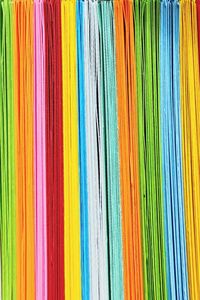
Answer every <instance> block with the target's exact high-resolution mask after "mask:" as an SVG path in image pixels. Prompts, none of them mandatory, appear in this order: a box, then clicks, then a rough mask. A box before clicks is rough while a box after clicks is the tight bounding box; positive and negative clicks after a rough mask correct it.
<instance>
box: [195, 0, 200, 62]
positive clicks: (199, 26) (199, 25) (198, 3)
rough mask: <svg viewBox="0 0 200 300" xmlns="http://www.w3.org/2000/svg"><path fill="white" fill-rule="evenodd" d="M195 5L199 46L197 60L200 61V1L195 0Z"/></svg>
mask: <svg viewBox="0 0 200 300" xmlns="http://www.w3.org/2000/svg"><path fill="white" fill-rule="evenodd" d="M196 7H197V29H198V46H199V62H200V1H199V0H197V1H196Z"/></svg>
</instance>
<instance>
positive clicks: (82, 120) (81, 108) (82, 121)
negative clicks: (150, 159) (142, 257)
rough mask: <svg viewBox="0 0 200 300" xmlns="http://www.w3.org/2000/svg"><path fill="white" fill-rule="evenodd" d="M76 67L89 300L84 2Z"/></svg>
mask: <svg viewBox="0 0 200 300" xmlns="http://www.w3.org/2000/svg"><path fill="white" fill-rule="evenodd" d="M76 27H77V29H76V33H77V58H78V59H77V66H78V114H79V120H78V121H79V122H78V124H79V168H80V209H81V277H82V281H81V282H82V284H81V285H82V299H83V300H89V299H90V264H89V260H90V256H89V227H88V223H89V222H88V183H87V148H86V116H85V79H84V2H83V1H81V0H78V1H77V3H76Z"/></svg>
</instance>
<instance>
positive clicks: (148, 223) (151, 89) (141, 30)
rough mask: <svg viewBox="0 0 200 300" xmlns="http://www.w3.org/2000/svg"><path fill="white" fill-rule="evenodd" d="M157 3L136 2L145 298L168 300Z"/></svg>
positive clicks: (158, 11) (158, 5)
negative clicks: (161, 155)
mask: <svg viewBox="0 0 200 300" xmlns="http://www.w3.org/2000/svg"><path fill="white" fill-rule="evenodd" d="M159 13H160V3H159V2H158V1H149V2H146V1H136V2H135V33H136V34H135V37H136V39H135V43H136V62H137V63H136V66H137V68H136V73H137V97H138V126H139V149H140V151H139V161H140V194H141V216H142V235H143V262H144V267H143V268H144V288H145V298H152V299H160V298H162V299H166V298H167V289H166V270H165V245H164V220H163V208H164V207H163V198H162V181H161V179H162V176H161V157H160V109H159V99H160V97H159V96H160V89H159V81H160V78H159V24H160V19H159Z"/></svg>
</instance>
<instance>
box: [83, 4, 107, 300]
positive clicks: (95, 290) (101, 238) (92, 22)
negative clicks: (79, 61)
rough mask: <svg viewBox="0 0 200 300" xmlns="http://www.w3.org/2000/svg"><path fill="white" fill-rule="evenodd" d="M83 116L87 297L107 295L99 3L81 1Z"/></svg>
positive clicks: (101, 297) (105, 296) (102, 297)
mask: <svg viewBox="0 0 200 300" xmlns="http://www.w3.org/2000/svg"><path fill="white" fill-rule="evenodd" d="M84 62H85V69H84V72H85V117H86V133H87V135H86V150H87V179H88V207H89V251H90V298H91V299H108V298H109V294H108V263H107V259H108V257H107V255H108V253H107V251H108V249H107V227H106V224H107V215H106V191H105V180H104V169H105V164H104V153H103V144H102V143H103V126H102V122H101V112H102V111H101V109H102V108H101V88H100V57H99V29H98V3H97V2H96V1H86V2H84Z"/></svg>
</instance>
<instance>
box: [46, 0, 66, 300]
mask: <svg viewBox="0 0 200 300" xmlns="http://www.w3.org/2000/svg"><path fill="white" fill-rule="evenodd" d="M44 24H45V28H46V32H45V107H46V109H45V111H46V126H45V127H46V129H45V130H46V202H47V278H48V284H47V293H48V299H60V300H62V299H64V294H65V289H64V191H63V117H62V114H63V111H62V52H61V3H60V1H59V0H48V1H46V2H44Z"/></svg>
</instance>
